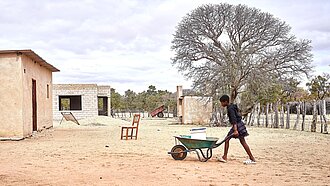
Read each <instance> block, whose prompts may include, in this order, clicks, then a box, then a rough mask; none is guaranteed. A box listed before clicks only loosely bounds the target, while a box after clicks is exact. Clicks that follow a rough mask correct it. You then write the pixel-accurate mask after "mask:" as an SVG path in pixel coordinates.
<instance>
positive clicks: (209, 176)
mask: <svg viewBox="0 0 330 186" xmlns="http://www.w3.org/2000/svg"><path fill="white" fill-rule="evenodd" d="M81 123H82V125H81V126H77V125H76V124H74V123H71V122H65V123H63V124H61V125H58V122H55V123H54V128H53V129H49V130H45V131H43V132H41V133H38V134H36V135H35V136H34V137H31V138H28V139H25V140H22V141H16V142H14V141H2V142H0V165H1V166H0V185H245V186H246V185H308V186H309V185H313V186H315V185H330V148H329V142H330V135H325V134H320V133H311V132H300V131H294V130H284V129H270V128H268V129H266V128H252V127H250V128H248V131H249V133H250V136H249V137H248V138H247V141H248V143H249V145H250V147H251V149H252V152H253V153H254V155H255V157H256V159H257V161H258V162H257V164H256V165H243V163H242V161H244V160H245V159H246V158H247V156H246V154H245V152H244V150H243V148H242V147H241V146H240V144H239V141H238V140H232V141H231V146H230V149H229V162H228V163H225V164H224V163H220V162H217V160H216V158H215V157H216V156H217V155H219V154H221V153H222V151H223V146H220V147H219V148H217V149H214V153H215V155H214V156H213V158H212V159H210V160H209V161H208V162H199V161H198V159H197V156H196V154H188V156H187V158H186V159H185V160H183V161H175V160H173V159H172V157H171V156H169V155H168V154H167V152H168V151H169V150H170V149H171V148H172V147H173V146H174V138H173V137H172V136H173V135H178V134H189V129H190V128H192V127H193V126H182V125H176V124H174V123H175V121H174V120H170V119H168V120H150V119H149V120H148V119H146V120H142V121H141V124H140V131H139V139H138V140H130V141H124V140H120V126H121V125H123V124H126V123H127V122H125V121H122V120H119V119H112V118H108V117H98V118H91V119H87V120H83V121H81ZM228 130H229V128H223V127H221V128H218V127H214V128H207V135H208V136H215V137H220V138H223V137H224V136H225V134H226V133H227V131H228ZM106 146H108V147H106Z"/></svg>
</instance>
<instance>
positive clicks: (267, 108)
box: [265, 103, 269, 127]
mask: <svg viewBox="0 0 330 186" xmlns="http://www.w3.org/2000/svg"><path fill="white" fill-rule="evenodd" d="M268 112H269V103H267V104H266V113H265V114H266V118H265V119H266V122H265V123H266V127H268Z"/></svg>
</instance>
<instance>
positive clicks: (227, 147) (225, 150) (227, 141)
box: [222, 139, 230, 161]
mask: <svg viewBox="0 0 330 186" xmlns="http://www.w3.org/2000/svg"><path fill="white" fill-rule="evenodd" d="M229 140H230V139H227V140H226V142H225V148H224V153H223V156H222V158H223V159H224V160H226V161H227V154H228V149H229Z"/></svg>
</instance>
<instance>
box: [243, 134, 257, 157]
mask: <svg viewBox="0 0 330 186" xmlns="http://www.w3.org/2000/svg"><path fill="white" fill-rule="evenodd" d="M239 141H240V142H241V144H242V146H243V147H244V149H245V151H246V153H247V154H248V155H249V157H250V160H252V161H256V160H255V159H254V157H253V155H252V152H251V150H250V147H249V145H248V144H247V143H246V141H245V139H244V138H239Z"/></svg>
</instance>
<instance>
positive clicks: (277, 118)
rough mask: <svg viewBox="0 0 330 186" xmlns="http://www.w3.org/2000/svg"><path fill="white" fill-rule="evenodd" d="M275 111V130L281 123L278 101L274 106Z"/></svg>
mask: <svg viewBox="0 0 330 186" xmlns="http://www.w3.org/2000/svg"><path fill="white" fill-rule="evenodd" d="M274 111H275V115H274V128H278V123H279V121H278V120H279V117H278V101H276V102H275V105H274Z"/></svg>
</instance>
